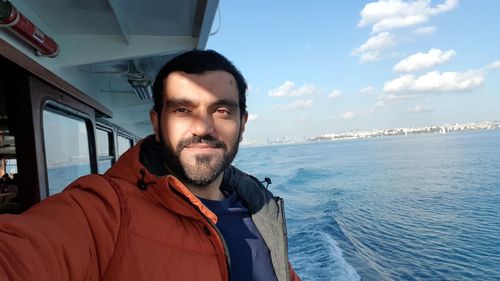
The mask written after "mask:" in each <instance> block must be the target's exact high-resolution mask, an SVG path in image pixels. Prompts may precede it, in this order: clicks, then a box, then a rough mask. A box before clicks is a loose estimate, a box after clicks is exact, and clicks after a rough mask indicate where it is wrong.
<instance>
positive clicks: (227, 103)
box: [214, 99, 238, 110]
mask: <svg viewBox="0 0 500 281" xmlns="http://www.w3.org/2000/svg"><path fill="white" fill-rule="evenodd" d="M214 105H215V106H226V107H229V108H230V109H231V110H235V109H237V108H238V102H235V101H233V100H228V99H222V100H218V101H217V102H216V103H215V104H214Z"/></svg>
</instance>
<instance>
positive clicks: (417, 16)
mask: <svg viewBox="0 0 500 281" xmlns="http://www.w3.org/2000/svg"><path fill="white" fill-rule="evenodd" d="M458 2H459V0H446V1H445V2H444V3H442V4H439V5H437V6H434V7H431V1H430V0H415V1H410V2H405V1H402V0H379V1H377V2H371V3H368V4H366V5H365V7H364V8H363V10H361V13H360V15H361V20H360V21H359V23H358V27H365V26H372V33H378V32H381V31H386V30H391V29H396V28H403V27H409V26H414V25H418V24H421V23H425V22H427V21H428V20H429V17H431V16H436V15H438V14H440V13H444V12H448V11H451V10H453V9H455V8H456V7H457V6H458Z"/></svg>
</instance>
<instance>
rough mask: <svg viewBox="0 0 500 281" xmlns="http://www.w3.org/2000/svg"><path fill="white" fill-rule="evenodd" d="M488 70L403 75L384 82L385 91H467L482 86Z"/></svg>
mask: <svg viewBox="0 0 500 281" xmlns="http://www.w3.org/2000/svg"><path fill="white" fill-rule="evenodd" d="M485 76H486V72H485V71H480V70H469V71H466V72H442V73H441V72H439V71H432V72H429V73H426V74H424V75H422V76H419V77H416V76H414V75H403V76H401V77H399V78H396V79H394V80H390V81H387V82H385V83H384V89H383V90H384V92H385V93H423V92H451V91H467V90H471V89H473V88H476V87H479V86H481V85H482V84H483V83H484V81H485Z"/></svg>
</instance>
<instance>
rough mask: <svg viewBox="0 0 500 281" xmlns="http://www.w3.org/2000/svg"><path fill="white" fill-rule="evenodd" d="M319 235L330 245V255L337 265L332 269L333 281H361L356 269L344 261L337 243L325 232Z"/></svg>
mask: <svg viewBox="0 0 500 281" xmlns="http://www.w3.org/2000/svg"><path fill="white" fill-rule="evenodd" d="M318 233H319V235H320V237H321V239H322V240H323V241H325V242H326V243H327V244H328V245H329V247H328V249H329V252H330V255H331V257H332V260H334V261H335V263H336V264H335V265H334V266H333V268H332V280H341V281H360V280H361V277H360V276H359V274H358V273H357V272H356V269H354V267H352V265H350V264H349V263H348V262H347V261H346V260H345V259H344V256H343V255H342V249H340V247H339V245H338V243H337V241H335V239H333V238H332V237H331V236H330V235H328V234H327V233H325V232H318Z"/></svg>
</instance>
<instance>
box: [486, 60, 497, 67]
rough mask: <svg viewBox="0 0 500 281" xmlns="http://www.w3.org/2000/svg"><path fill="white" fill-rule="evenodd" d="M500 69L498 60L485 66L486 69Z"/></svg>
mask: <svg viewBox="0 0 500 281" xmlns="http://www.w3.org/2000/svg"><path fill="white" fill-rule="evenodd" d="M498 68H500V60H497V61H494V62H492V63H490V64H488V65H487V66H486V69H498Z"/></svg>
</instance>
